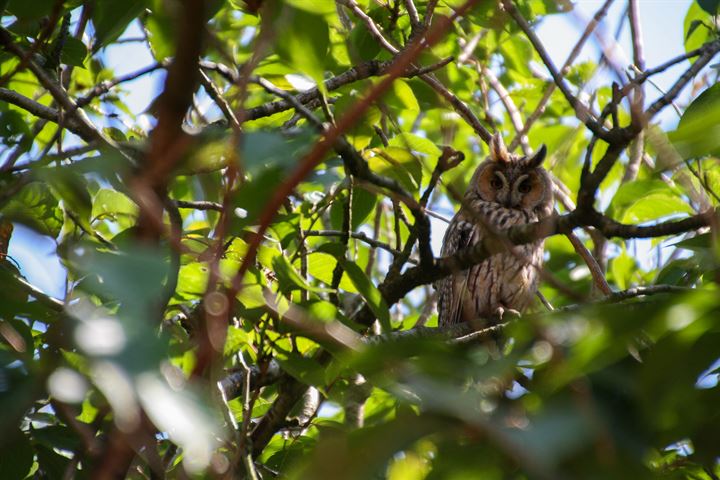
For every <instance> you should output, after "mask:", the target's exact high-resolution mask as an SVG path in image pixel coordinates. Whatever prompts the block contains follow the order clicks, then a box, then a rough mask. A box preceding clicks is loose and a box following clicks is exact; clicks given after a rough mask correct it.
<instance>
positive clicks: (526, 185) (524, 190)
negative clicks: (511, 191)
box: [518, 180, 531, 193]
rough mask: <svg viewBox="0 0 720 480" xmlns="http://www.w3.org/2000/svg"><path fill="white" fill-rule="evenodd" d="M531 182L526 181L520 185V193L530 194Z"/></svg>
mask: <svg viewBox="0 0 720 480" xmlns="http://www.w3.org/2000/svg"><path fill="white" fill-rule="evenodd" d="M530 187H531V185H530V180H525V181H523V182H522V183H520V185H518V192H520V193H528V192H529V191H530Z"/></svg>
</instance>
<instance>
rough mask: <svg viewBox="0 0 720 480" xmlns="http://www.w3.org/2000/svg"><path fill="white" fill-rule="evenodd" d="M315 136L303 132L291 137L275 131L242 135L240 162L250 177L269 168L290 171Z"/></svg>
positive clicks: (308, 132)
mask: <svg viewBox="0 0 720 480" xmlns="http://www.w3.org/2000/svg"><path fill="white" fill-rule="evenodd" d="M314 138H315V134H313V133H312V132H310V131H309V130H303V131H301V132H300V133H299V134H295V135H292V136H288V135H284V134H282V133H280V132H277V131H253V132H247V133H245V134H244V135H243V139H242V147H241V149H240V155H241V158H240V161H241V162H242V165H243V167H244V169H245V171H247V172H248V173H249V174H250V175H256V174H258V173H259V172H261V171H263V170H266V169H268V168H271V167H280V168H282V169H290V168H292V167H294V166H296V165H297V162H298V160H299V159H300V158H301V156H302V155H303V154H304V152H305V151H306V150H307V149H308V146H309V145H311V143H312V141H313V139H314Z"/></svg>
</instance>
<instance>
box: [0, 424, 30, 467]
mask: <svg viewBox="0 0 720 480" xmlns="http://www.w3.org/2000/svg"><path fill="white" fill-rule="evenodd" d="M3 437H4V438H3V440H2V449H1V450H0V452H2V453H1V454H0V478H25V476H26V475H27V474H28V473H29V472H30V469H31V468H32V466H33V456H34V452H33V448H32V445H31V444H30V440H29V439H28V438H27V436H26V435H25V434H24V433H23V432H21V431H20V430H15V431H13V432H8V431H7V430H6V431H4V432H3Z"/></svg>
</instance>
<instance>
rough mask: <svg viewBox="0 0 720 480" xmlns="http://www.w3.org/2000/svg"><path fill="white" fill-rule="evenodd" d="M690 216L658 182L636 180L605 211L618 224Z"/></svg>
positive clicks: (681, 202)
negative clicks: (685, 214) (684, 214)
mask: <svg viewBox="0 0 720 480" xmlns="http://www.w3.org/2000/svg"><path fill="white" fill-rule="evenodd" d="M692 212H693V211H692V208H691V207H690V205H688V204H687V202H686V201H684V200H683V199H682V198H680V195H679V193H678V192H676V191H674V190H673V189H671V188H670V187H669V186H668V185H667V184H666V183H665V182H662V181H660V180H636V181H634V182H629V183H625V184H623V185H621V186H620V188H618V191H617V192H616V193H615V196H614V197H613V199H612V202H611V203H610V206H609V207H608V214H609V215H610V216H611V217H613V218H616V219H617V220H618V221H619V222H646V221H648V220H655V219H657V218H660V217H664V216H667V215H674V214H678V213H692Z"/></svg>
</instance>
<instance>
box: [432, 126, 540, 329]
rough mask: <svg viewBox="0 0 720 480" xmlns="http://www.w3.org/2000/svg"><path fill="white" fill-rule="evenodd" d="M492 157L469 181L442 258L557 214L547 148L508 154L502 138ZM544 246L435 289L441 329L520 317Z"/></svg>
mask: <svg viewBox="0 0 720 480" xmlns="http://www.w3.org/2000/svg"><path fill="white" fill-rule="evenodd" d="M489 146H490V156H489V157H488V158H487V159H486V160H485V161H484V162H482V163H481V164H480V165H479V166H478V167H477V169H476V170H475V173H474V174H473V176H472V179H471V180H470V185H469V186H468V188H467V191H466V192H465V195H464V198H463V199H462V206H461V207H460V210H458V212H457V213H456V214H455V216H454V217H453V219H452V221H451V222H450V225H449V226H448V229H447V231H446V232H445V237H444V238H443V246H442V255H443V256H447V255H452V254H453V253H455V252H457V251H458V250H462V249H465V248H468V247H470V246H472V245H474V244H476V243H478V242H480V241H482V239H483V236H484V235H486V232H487V231H488V229H492V230H495V231H502V230H504V229H507V228H510V227H512V226H514V225H521V224H525V223H531V222H534V221H537V220H539V219H542V218H544V217H547V216H549V215H550V214H551V213H552V211H553V194H552V180H551V178H550V175H549V174H548V172H547V171H546V170H545V169H544V168H542V166H541V164H542V161H543V160H544V158H545V153H546V148H545V146H544V145H543V146H542V147H541V148H540V149H539V150H538V151H537V153H535V154H534V155H531V156H518V155H515V154H512V153H509V152H508V150H507V148H506V147H505V144H504V142H503V140H502V138H501V137H500V136H499V134H495V135H494V136H493V137H492V139H491V140H490V144H489ZM542 259H543V241H542V240H538V241H536V242H533V243H528V244H525V245H518V246H516V247H513V248H512V250H511V251H507V252H504V253H498V254H495V255H492V256H491V257H489V258H487V259H486V260H484V261H482V262H481V263H479V264H477V265H474V266H471V267H470V268H468V269H466V270H463V271H460V272H457V273H454V274H452V275H450V276H449V277H446V278H444V279H442V280H440V281H439V282H438V283H437V289H438V292H439V300H438V314H439V319H438V323H439V325H440V326H443V325H450V324H455V323H460V322H474V323H476V322H479V323H477V324H476V327H484V326H487V321H488V320H491V321H497V319H498V318H502V315H503V312H506V311H510V310H514V311H518V312H520V311H522V310H524V309H525V308H526V307H527V306H528V304H529V303H530V302H531V301H532V299H533V296H534V294H535V292H536V291H537V286H538V279H539V276H540V269H541V268H542Z"/></svg>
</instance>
